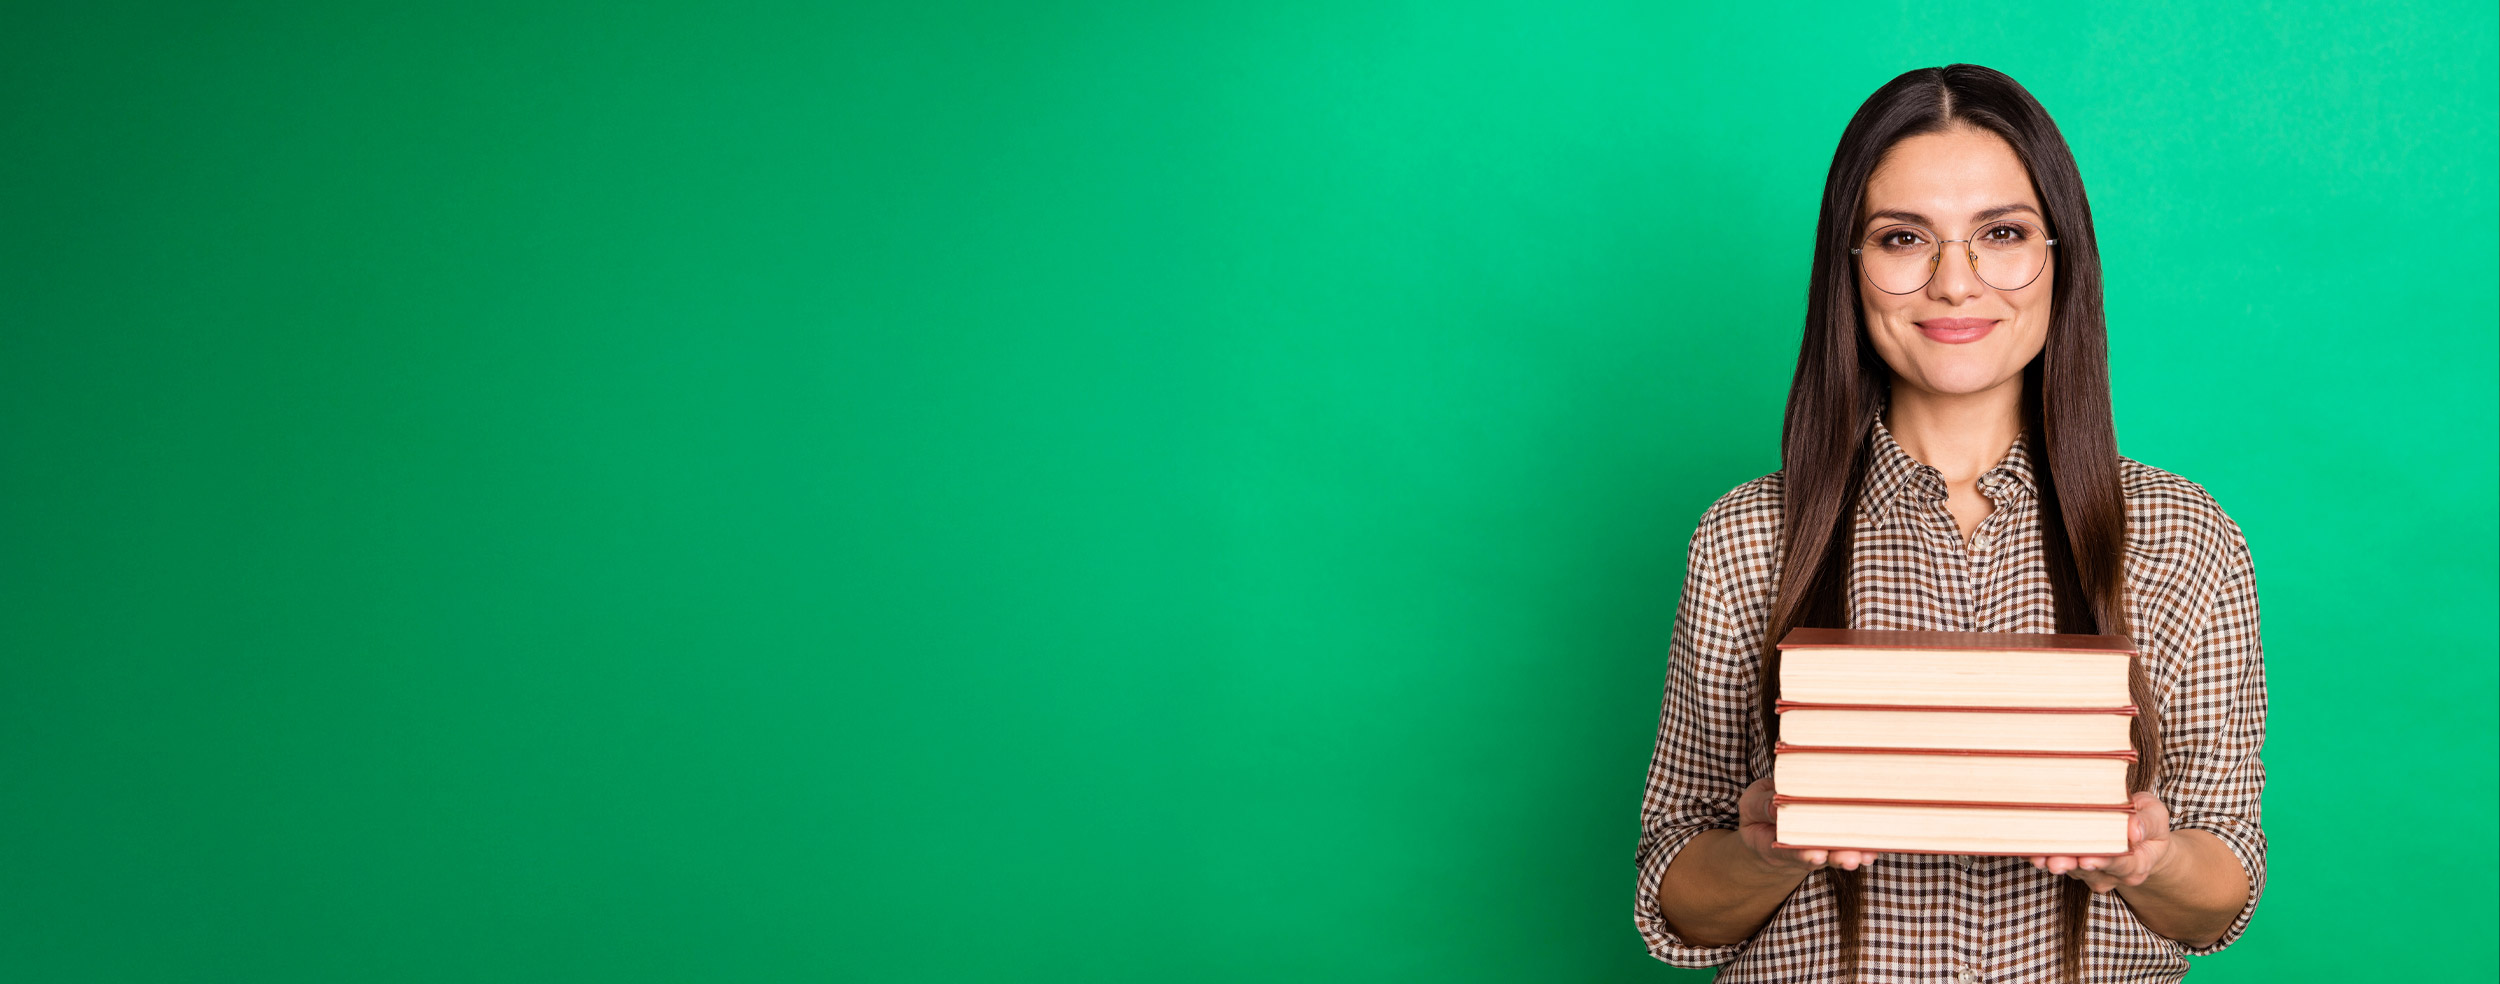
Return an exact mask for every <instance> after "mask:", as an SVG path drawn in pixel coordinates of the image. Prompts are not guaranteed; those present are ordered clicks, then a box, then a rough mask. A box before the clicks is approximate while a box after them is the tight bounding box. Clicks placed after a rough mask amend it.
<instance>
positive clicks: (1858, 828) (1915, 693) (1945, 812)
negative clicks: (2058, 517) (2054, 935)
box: [1771, 629, 2136, 856]
mask: <svg viewBox="0 0 2500 984" xmlns="http://www.w3.org/2000/svg"><path fill="white" fill-rule="evenodd" d="M1779 649H1780V668H1779V678H1780V701H1779V704H1778V706H1777V711H1778V713H1779V720H1780V739H1779V744H1778V745H1777V746H1775V747H1774V757H1773V760H1772V773H1771V784H1772V787H1773V790H1774V793H1775V795H1774V796H1773V797H1772V805H1773V809H1774V811H1775V815H1774V817H1773V823H1774V826H1775V829H1776V831H1777V846H1780V847H1786V848H1796V849H1807V848H1813V849H1827V850H1861V851H1900V852H1909V853H1921V854H1978V855H2038V854H2063V855H2074V856H2093V855H2100V856H2108V855H2118V854H2124V853H2126V852H2127V826H2128V819H2129V817H2130V816H2131V814H2130V812H2129V810H2128V807H2129V804H2128V791H2127V767H2128V766H2129V765H2130V764H2131V763H2133V762H2134V761H2135V752H2134V751H2133V750H2132V747H2131V746H2130V744H2129V743H2128V734H2129V732H2130V730H2131V729H2132V728H2133V726H2134V722H2135V714H2136V708H2135V705H2134V703H2133V702H2132V700H2131V698H2130V696H2129V694H2128V692H2127V667H2128V663H2129V662H2130V661H2131V660H2133V659H2134V658H2135V644H2134V643H2133V642H2131V641H2129V640H2128V639H2125V638H2123V637H2119V636H2090V635H2047V634H2021V633H1983V632H1887V631H1872V630H1864V629H1797V630H1795V631H1792V632H1790V633H1788V635H1787V636H1786V637H1785V638H1783V639H1781V640H1780V644H1779Z"/></svg>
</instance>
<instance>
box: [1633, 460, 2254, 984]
mask: <svg viewBox="0 0 2500 984" xmlns="http://www.w3.org/2000/svg"><path fill="white" fill-rule="evenodd" d="M1873 440H1874V442H1875V447H1874V455H1873V458H1872V460H1871V462H1870V467H1869V471H1868V475H1867V483H1866V489H1865V491H1864V495H1863V496H1862V498H1861V499H1860V500H1859V504H1858V511H1857V519H1856V523H1857V526H1856V538H1857V539H1856V550H1855V555H1854V556H1853V557H1852V559H1851V565H1850V578H1849V612H1850V625H1851V626H1852V627H1855V628H1863V629H1941V630H1947V631H1977V632H2050V631H2054V630H2055V619H2054V617H2053V614H2052V605H2053V603H2052V600H2051V595H2050V588H2049V580H2048V575H2047V574H2046V573H2045V569H2044V567H2043V563H2042V551H2041V544H2040V537H2039V533H2038V530H2037V528H2036V526H2035V523H2036V520H2035V507H2036V502H2035V500H2034V498H2033V493H2034V491H2035V487H2034V485H2033V484H2032V473H2031V464H2030V458H2029V457H2028V455H2027V454H2026V452H2025V449H2024V447H2023V444H2022V443H2021V442H2020V441H2019V440H2018V441H2016V443H2015V444H2014V447H2013V448H2012V450H2011V451H2009V452H2008V453H2007V454H2006V456H2005V460H2004V461H2002V462H2000V463H1998V465H1997V466H1996V467H1995V468H1992V469H1990V470H1989V471H1988V472H1987V473H1986V474H1984V475H1982V476H1980V478H1979V483H1978V484H1979V489H1980V492H1981V493H1982V494H1984V495H1986V496H1987V497H1988V499H1989V500H1990V501H1991V502H1993V503H1995V504H1996V509H1995V510H1994V511H1993V512H1991V513H1989V515H1988V517H1987V519H1985V520H1984V521H1982V522H1981V523H1980V525H1979V528H1978V530H1977V531H1976V532H1975V534H1974V535H1973V536H1972V538H1971V540H1970V541H1969V542H1968V544H1967V545H1966V544H1964V543H1963V541H1962V538H1961V530H1960V528H1959V527H1958V526H1957V525H1956V524H1955V522H1954V520H1953V517H1952V515H1951V514H1950V513H1948V512H1946V511H1945V508H1944V499H1945V486H1944V480H1943V478H1942V476H1941V475H1939V474H1938V473H1937V472H1936V470H1935V469H1933V468H1930V467H1928V466H1926V465H1923V464H1920V463H1919V462H1918V461H1917V460H1915V459H1913V458H1911V457H1910V456H1909V455H1908V454H1907V453H1905V452H1903V451H1902V450H1901V446H1900V445H1899V444H1898V443H1895V442H1894V440H1893V437H1892V434H1891V432H1890V431H1888V430H1886V429H1885V428H1884V426H1883V424H1882V423H1881V422H1880V421H1879V422H1878V423H1877V424H1876V426H1875V433H1874V437H1873ZM2121 474H2122V478H2123V481H2124V484H2125V489H2126V500H2127V557H2126V564H2125V569H2126V576H2127V592H2128V613H2129V617H2130V618H2131V619H2132V620H2133V624H2134V632H2135V638H2136V643H2137V645H2138V647H2139V649H2140V650H2141V652H2142V655H2143V658H2144V660H2145V668H2146V671H2147V674H2148V677H2149V680H2150V682H2151V683H2152V686H2153V692H2154V693H2155V694H2156V695H2158V698H2157V699H2158V701H2159V703H2160V707H2161V714H2162V722H2163V735H2162V739H2163V755H2162V761H2163V766H2164V773H2165V774H2164V777H2163V778H2162V780H2161V781H2160V783H2159V784H2158V787H2157V789H2156V792H2157V793H2159V795H2160V796H2161V799H2162V802H2163V803H2164V804H2165V805H2167V806H2168V807H2169V808H2170V812H2171V816H2172V822H2171V826H2172V828H2173V829H2187V828H2195V829H2199V830H2206V831H2210V832H2212V833H2213V834H2214V835H2215V836H2216V837H2218V838H2220V839H2221V840H2222V843H2223V844H2225V845H2227V846H2228V847H2229V848H2230V849H2231V853H2232V854H2234V855H2236V856H2237V857H2238V858H2239V862H2240V865H2241V867H2242V868H2244V869H2245V870H2246V871H2247V873H2248V875H2249V884H2250V891H2249V898H2248V904H2247V905H2246V906H2244V907H2242V908H2241V910H2240V913H2239V916H2238V918H2236V919H2234V920H2233V921H2232V923H2231V928H2230V929H2229V930H2228V931H2226V932H2224V933H2223V935H2222V938H2221V939H2219V940H2217V941H2215V942H2214V943H2213V944H2212V945H2210V946H2204V947H2189V946H2186V945H2184V944H2181V943H2178V942H2176V941H2173V940H2170V939H2167V938H2164V937H2161V936H2158V935H2156V934H2154V933H2153V932H2152V931H2151V930H2148V929H2146V928H2144V925H2143V924H2142V923H2141V922H2139V921H2137V919H2136V917H2135V913H2134V910H2132V909H2130V908H2128V907H2127V904H2126V902H2125V900H2124V899H2122V898H2120V897H2119V896H2118V895H2117V893H2115V892H2112V893H2109V894H2106V895H2097V896H2094V897H2093V908H2092V916H2091V924H2090V935H2089V937H2088V939H2087V946H2086V952H2085V977H2086V979H2087V980H2090V981H2175V980H2178V979H2179V978H2180V977H2182V976H2184V975H2185V974H2186V973H2187V961H2186V960H2185V959H2183V957H2185V956H2188V955H2203V954H2208V953H2213V952H2215V951H2218V950H2221V949H2222V948H2223V947H2225V946H2229V945H2230V944H2231V943H2232V941H2234V940H2236V939H2238V938H2239V936H2240V934H2241V933H2242V932H2243V931H2244V930H2245V929H2246V928H2247V926H2248V920H2249V916H2250V915H2251V914H2253V913H2254V912H2255V911H2256V907H2257V897H2258V895H2259V893H2260V892H2262V891H2263V890H2264V888H2265V875H2266V837H2265V831H2264V829H2263V828H2262V827H2260V826H2259V824H2258V794H2259V793H2260V792H2261V791H2262V790H2263V788H2264V786H2265V766H2264V764H2263V763H2261V762H2260V761H2259V760H2258V755H2257V753H2258V746H2260V745H2261V744H2263V743H2264V741H2265V721H2266V685H2265V664H2264V658H2263V654H2262V652H2261V650H2260V649H2259V646H2258V639H2257V588H2256V581H2255V576H2254V571H2253V569H2252V567H2251V565H2250V560H2249V553H2248V544H2247V541H2246V540H2244V539H2243V538H2242V537H2241V535H2240V530H2239V526H2238V524H2236V523H2233V522H2232V521H2231V518H2230V517H2229V516H2226V515H2224V514H2223V511H2222V509H2221V507H2219V506H2217V505H2215V504H2214V501H2213V499H2212V497H2210V496H2208V495H2207V494H2206V493H2205V490H2204V489H2203V488H2202V487H2200V486H2198V485H2197V484H2195V483H2193V482H2190V481H2188V480H2186V479H2183V478H2180V477H2179V476H2177V475H2173V474H2170V473H2169V472H2165V471H2162V470H2161V469H2158V468H2153V467H2151V466H2148V465H2144V464H2141V463H2138V462H2135V461H2132V460H2126V459H2121ZM1780 481H1781V479H1780V475H1779V474H1778V473H1776V472H1775V473H1773V474H1770V475H1767V476H1764V477H1762V478H1758V479H1755V480H1753V481H1750V482H1747V483H1745V484H1743V485H1740V486H1737V487H1736V489H1735V490H1734V491H1732V492H1729V493H1728V494H1727V495H1726V496H1724V497H1722V498H1720V499H1719V501H1718V502H1717V503H1716V504H1714V505H1712V506H1711V507H1710V509H1709V511H1708V512H1706V513H1704V514H1703V515H1702V518H1701V526H1700V528H1699V529H1698V530H1696V531H1694V533H1693V540H1692V551H1691V555H1690V559H1689V561H1688V565H1687V569H1686V573H1685V581H1684V594H1683V601H1682V603H1681V605H1680V606H1679V608H1678V609H1677V611H1676V619H1675V630H1674V636H1673V639H1672V641H1671V642H1670V648H1669V652H1668V662H1667V684H1666V699H1665V702H1664V706H1663V708H1662V709H1661V711H1660V714H1659V720H1658V744H1657V748H1656V751H1655V753H1654V755H1653V757H1652V758H1651V760H1650V767H1649V785H1648V790H1647V792H1646V795H1645V796H1644V797H1643V799H1642V803H1641V836H1640V843H1639V846H1638V848H1637V849H1636V851H1635V854H1634V858H1635V863H1636V866H1637V869H1638V872H1639V879H1638V882H1639V895H1638V898H1637V901H1636V902H1635V907H1634V919H1633V921H1634V923H1635V925H1637V926H1638V927H1639V929H1640V933H1641V936H1642V938H1643V940H1644V941H1645V942H1646V943H1647V944H1648V946H1649V952H1650V954H1651V955H1652V956H1655V957H1657V958H1658V959H1660V960H1663V961H1666V962H1667V963H1670V964H1674V965H1676V966H1679V967H1708V966H1719V965H1724V967H1723V969H1722V970H1721V971H1720V972H1719V976H1718V979H1719V981H1721V982H1722V984H1744V982H1751V981H1783V982H1796V981H1838V980H1840V979H1841V977H1840V974H1841V969H1840V956H1841V954H1840V944H1839V940H1840V931H1839V923H1838V921H1837V917H1836V915H1835V902H1834V900H1833V898H1832V889H1831V885H1830V882H1829V880H1828V879H1827V877H1826V876H1824V875H1822V874H1819V873H1818V874H1816V875H1814V876H1812V877H1809V878H1807V879H1806V880H1805V882H1804V883H1803V884H1802V885H1800V886H1799V887H1798V889H1797V891H1796V893H1795V894H1793V895H1791V896H1789V898H1788V900H1787V901H1786V902H1785V903H1783V904H1782V905H1781V907H1780V908H1779V909H1778V910H1777V911H1776V912H1775V913H1774V914H1773V915H1772V917H1771V921H1770V923H1769V924H1768V925H1766V926H1764V927H1763V928H1762V930H1761V931H1760V932H1759V933H1756V934H1755V935H1754V937H1753V938H1752V939H1750V940H1746V941H1744V942H1740V943H1736V944H1733V945H1729V946H1693V945H1691V944H1688V943H1686V942H1685V941H1684V940H1682V939H1680V938H1678V937H1677V936H1676V934H1675V933H1674V932H1673V931H1672V930H1671V929H1670V928H1669V926H1668V925H1667V923H1666V921H1665V920H1664V919H1663V918H1662V917H1661V916H1660V915H1659V913H1658V910H1657V906H1656V900H1655V896H1656V893H1657V889H1658V880H1659V876H1660V875H1661V874H1662V873H1664V872H1665V871H1666V869H1667V865H1668V864H1670V863H1671V862H1673V861H1674V860H1675V856H1676V854H1677V853H1678V852H1679V851H1681V850H1683V848H1684V845H1685V844H1686V843H1687V842H1689V841H1691V840H1692V838H1693V837H1694V835H1696V834H1699V833H1700V832H1702V831H1704V830H1709V829H1711V828H1713V827H1725V828H1731V829H1732V828H1734V827H1735V826H1736V801H1737V797H1738V795H1739V794H1740V793H1742V792H1743V791H1744V788H1745V787H1746V786H1747V785H1748V784H1750V783H1751V782H1752V781H1753V780H1754V779H1756V778H1758V777H1761V776H1765V775H1768V774H1770V771H1771V749H1770V748H1769V747H1768V746H1767V745H1766V744H1765V741H1764V736H1763V733H1762V727H1761V724H1760V722H1759V721H1758V720H1757V718H1756V714H1755V710H1754V708H1755V704H1756V693H1755V689H1754V688H1755V676H1756V674H1757V672H1758V670H1759V667H1760V665H1761V660H1760V656H1759V652H1760V648H1761V642H1762V634H1763V631H1764V629H1765V626H1766V623H1768V622H1769V620H1770V611H1771V595H1772V591H1773V588H1774V585H1773V578H1774V576H1775V574H1776V572H1777V570H1778V565H1779V551H1780V549H1781V548H1780V543H1779V526H1780V511H1781V503H1780ZM1867 872H1868V876H1867V881H1866V885H1867V895H1866V922H1865V949H1864V950H1863V951H1861V957H1860V965H1859V974H1860V977H1859V979H1860V980H1863V981H1870V982H1911V981H1921V982H1956V984H1959V982H1968V981H2009V982H2010V981H2047V980H2054V979H2056V975H2057V939H2058V937H2057V927H2056V916H2057V889H2058V883H2059V881H2060V880H2062V876H2055V875H2050V874H2048V873H2047V872H2044V871H2040V870H2039V869H2036V868H2033V867H2032V866H2031V863H2030V862H2029V861H2028V860H2026V859H2023V858H1987V857H1964V856H1951V855H1926V854H1885V855H1883V856H1882V857H1881V859H1879V860H1878V861H1876V863H1875V864H1874V865H1873V866H1871V867H1869V868H1868V869H1867Z"/></svg>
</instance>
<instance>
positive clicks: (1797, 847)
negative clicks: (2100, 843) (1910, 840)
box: [1771, 840, 2127, 858]
mask: <svg viewBox="0 0 2500 984" xmlns="http://www.w3.org/2000/svg"><path fill="white" fill-rule="evenodd" d="M1771 846H1772V847H1776V848H1779V849H1780V850H1783V851H1864V852H1866V853H1868V854H1948V855H1953V856H1955V857H2000V858H2003V857H2014V858H2018V857H2022V855H2020V854H1972V853H1971V852H1969V851H1921V850H1917V849H1915V848H1907V847H1885V848H1872V847H1839V846H1835V845H1830V844H1788V843H1783V842H1780V841H1776V840H1775V841H1772V842H1771ZM2126 856H2127V852H2125V851H2121V852H2118V853H2116V854H2107V853H2103V854H2060V855H2058V857H2061V858H2123V857H2126Z"/></svg>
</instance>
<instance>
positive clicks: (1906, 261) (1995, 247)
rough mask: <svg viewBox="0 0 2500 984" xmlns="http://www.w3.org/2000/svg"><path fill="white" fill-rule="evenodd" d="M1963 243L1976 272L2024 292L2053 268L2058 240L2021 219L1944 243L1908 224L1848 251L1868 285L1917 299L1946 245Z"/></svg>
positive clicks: (1872, 235)
mask: <svg viewBox="0 0 2500 984" xmlns="http://www.w3.org/2000/svg"><path fill="white" fill-rule="evenodd" d="M1946 243H1961V244H1962V247H1963V248H1962V249H1961V250H1960V252H1962V253H1963V254H1965V255H1967V256H1968V257H1970V266H1971V272H1973V273H1976V274H1978V275H1979V281H1980V282H1981V283H1984V284H1987V285H1988V286H1990V287H1994V288H1996V289H1998V290H2020V289H2022V288H2025V287H2029V286H2031V282H2032V281H2034V280H2037V279H2039V278H2040V271H2042V270H2046V269H2048V267H2049V247H2051V246H2055V245H2057V240H2054V239H2051V238H2049V234H2048V232H2047V231H2045V230H2043V229H2041V228H2040V227H2039V226H2036V225H2033V224H2031V223H2029V222H2025V221H2023V220H2021V219H1994V220H1991V221H1990V222H1988V224H1986V225H1983V226H1980V227H1979V230H1978V231H1977V232H1973V233H1971V237H1970V238H1969V239H1944V238H1940V237H1938V236H1937V235H1936V234H1935V233H1932V232H1929V231H1927V230H1926V229H1923V228H1920V227H1918V226H1915V225H1910V224H1908V223H1905V222H1895V223H1891V224H1888V225H1883V226H1878V227H1876V228H1875V229H1874V230H1873V231H1871V232H1868V233H1867V234H1866V239H1865V240H1864V241H1863V242H1862V243H1861V244H1860V245H1859V246H1858V247H1857V248H1856V249H1852V250H1850V251H1849V253H1850V255H1853V256H1856V257H1857V258H1858V265H1859V266H1860V267H1861V268H1863V269H1864V270H1865V271H1866V279H1867V282H1869V283H1872V284H1874V285H1875V289H1877V290H1880V291H1883V292H1884V293H1887V294H1914V293H1917V292H1918V291H1919V290H1920V289H1922V288H1924V287H1926V286H1927V282H1928V281H1929V280H1933V279H1935V276H1936V267H1937V266H1938V264H1939V261H1941V260H1942V259H1943V258H1944V244H1946Z"/></svg>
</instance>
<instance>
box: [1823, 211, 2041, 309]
mask: <svg viewBox="0 0 2500 984" xmlns="http://www.w3.org/2000/svg"><path fill="white" fill-rule="evenodd" d="M2018 221H2019V220H2018ZM2024 224H2025V225H2029V224H2030V223H2024ZM1886 228H1890V227H1889V226H1887V227H1886ZM1911 228H1913V229H1916V228H1918V227H1917V226H1911ZM1919 231H1921V232H1925V231H1926V230H1924V229H1920V230H1919ZM2040 231H2042V232H2047V231H2048V230H2046V229H2042V230H2040ZM1970 242H1971V241H1970V240H1968V239H1939V240H1936V251H1935V252H1933V253H1929V254H1928V255H1927V279H1925V280H1921V281H1919V282H1918V286H1916V287H1912V288H1910V289H1908V290H1893V289H1892V288H1889V287H1886V286H1884V285H1882V284H1876V283H1875V278H1874V277H1868V278H1866V282H1867V283H1870V284H1875V289H1876V290H1880V291H1883V292H1884V293H1887V294H1891V295H1893V296H1895V297H1898V296H1900V295H1903V294H1915V293H1918V292H1919V291H1922V290H1926V289H1927V285H1928V284H1932V283H1935V282H1936V270H1937V269H1938V268H1939V267H1942V266H1944V244H1946V243H1961V244H1962V255H1963V256H1966V257H1969V258H1970V275H1971V276H1974V277H1979V282H1980V283H1983V284H1988V278H1986V277H1980V276H1979V251H1978V250H1975V249H1972V248H1970ZM2040 242H2041V243H2042V244H2043V245H2047V246H2055V245H2057V240H2054V239H2042V240H2041V241H2040ZM1865 251H1866V247H1864V246H1855V247H1851V248H1850V250H1849V255H1851V256H1855V257H1858V258H1859V259H1861V260H1862V259H1865V258H1866V257H1865ZM2049 255H2050V257H2051V258H2055V257H2056V255H2057V254H2055V253H2051V254H2049ZM2048 268H2049V265H2048V264H2046V263H2043V264H2040V269H2042V270H2047V269H2048ZM1861 269H1863V268H1861ZM2039 279H2040V275H2039V274H2038V273H2034V274H2032V275H2031V279H2030V280H2026V281H2023V282H2022V283H2020V284H2017V285H2015V286H2012V287H1999V286H1997V285H1995V284H1988V287H1989V289H1991V290H2021V289H2023V288H2025V287H2029V286H2031V285H2032V284H2033V283H2036V282H2038V281H2039Z"/></svg>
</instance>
